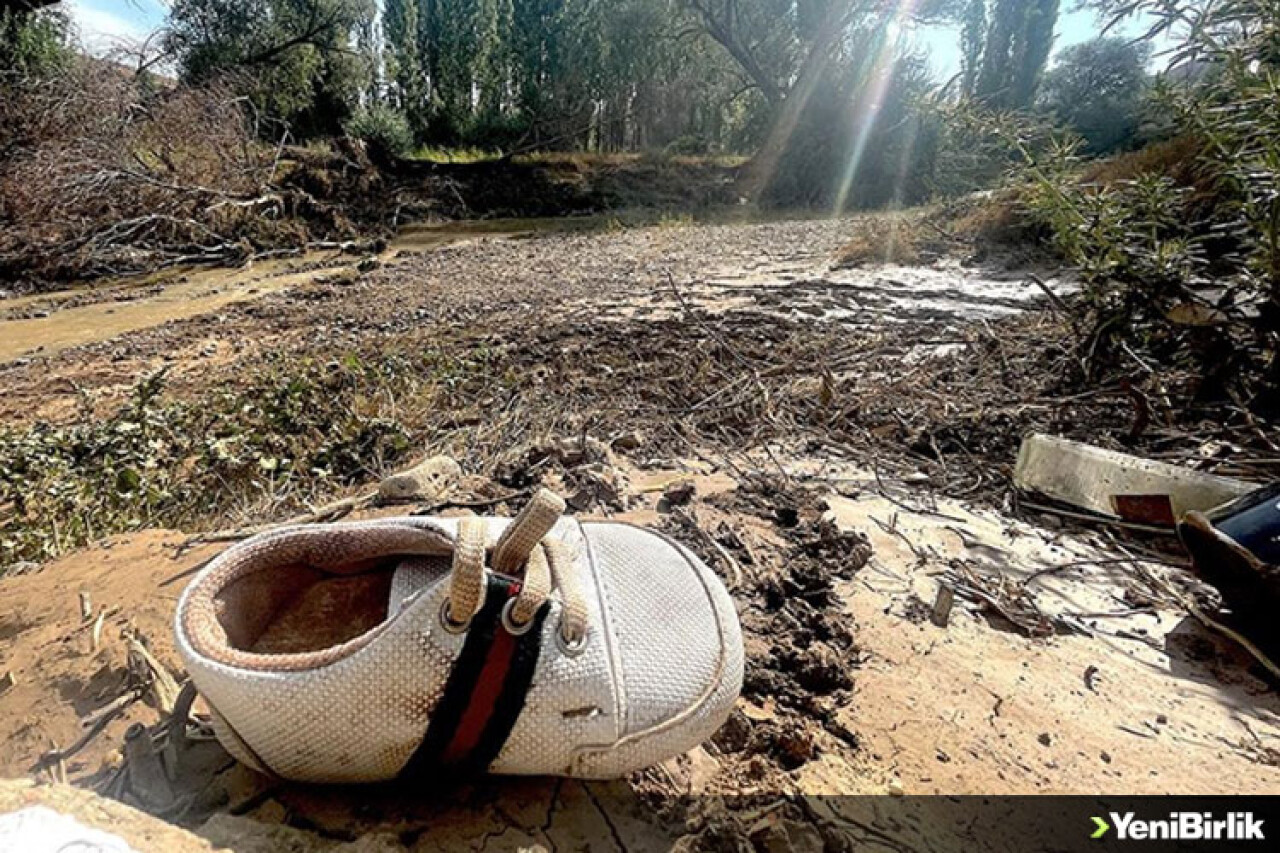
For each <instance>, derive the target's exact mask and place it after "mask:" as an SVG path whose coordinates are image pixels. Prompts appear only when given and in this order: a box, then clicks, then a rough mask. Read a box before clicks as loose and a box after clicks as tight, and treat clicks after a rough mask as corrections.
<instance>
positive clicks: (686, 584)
mask: <svg viewBox="0 0 1280 853" xmlns="http://www.w3.org/2000/svg"><path fill="white" fill-rule="evenodd" d="M563 511H564V502H563V501H561V500H560V499H559V498H558V497H556V496H555V495H553V494H551V493H550V492H547V491H542V492H539V493H538V494H537V495H536V496H535V498H534V500H533V501H532V502H531V503H530V504H529V505H528V506H527V507H525V509H524V511H522V512H521V513H520V514H519V515H518V516H517V517H516V518H515V519H514V520H513V521H508V520H506V519H499V518H465V519H443V518H412V517H411V518H393V519H382V520H377V521H368V522H357V523H349V524H331V525H323V526H304V527H294V528H289V529H285V530H280V531H276V532H272V533H267V534H264V535H261V536H257V537H254V538H253V539H250V540H247V541H245V542H243V543H241V544H239V545H236V546H233V547H232V548H230V549H228V550H227V551H225V552H224V553H223V554H221V555H220V556H218V557H217V558H216V559H215V560H213V561H212V562H211V563H210V564H209V565H208V566H207V567H206V568H205V569H204V570H203V571H201V572H200V574H199V575H198V576H197V577H196V578H195V580H193V581H192V583H191V585H190V586H189V587H188V588H187V590H186V592H185V593H184V594H183V596H182V600H181V601H180V602H179V604H178V613H177V636H178V649H179V651H180V652H181V654H182V656H183V659H184V660H185V662H186V665H187V669H188V671H189V672H190V674H191V678H192V680H193V681H194V682H195V685H196V687H197V688H198V689H199V691H200V693H201V694H202V695H203V696H204V698H205V700H206V701H207V702H208V704H209V705H210V707H211V709H212V711H213V713H214V727H215V730H216V731H217V734H218V738H219V740H221V741H222V743H223V745H224V746H226V748H227V749H228V750H229V751H230V752H231V753H232V754H233V755H235V756H236V757H237V758H238V759H240V760H241V761H243V762H244V763H245V764H248V765H250V766H251V767H254V768H256V769H258V770H261V771H264V772H268V773H272V774H274V775H277V776H280V777H282V778H286V779H296V780H302V781H313V782H357V781H377V780H386V779H392V778H396V777H400V776H408V775H412V774H415V773H423V772H432V771H438V770H439V769H441V768H454V769H455V770H458V771H471V772H478V771H486V770H487V771H489V772H492V773H509V774H553V775H565V776H577V777H585V778H608V777H616V776H620V775H623V774H625V773H627V772H629V771H631V770H636V769H638V768H641V767H645V766H648V765H650V764H654V763H656V762H658V761H661V760H663V759H665V758H669V757H671V756H674V755H678V754H680V753H682V752H684V751H686V750H688V749H691V748H692V747H694V746H696V745H697V744H698V743H700V742H702V741H703V740H705V739H706V738H708V737H709V736H710V735H711V734H712V733H713V732H715V730H716V729H717V728H719V726H720V725H721V723H723V722H724V720H725V718H726V717H727V716H728V714H729V712H730V710H731V709H732V708H733V704H734V701H735V700H736V699H737V696H738V691H739V689H740V688H741V686H742V666H743V653H742V635H741V630H740V628H739V626H738V617H737V613H736V612H735V611H734V608H733V602H732V600H731V599H730V598H729V595H728V593H727V592H726V590H725V588H724V585H723V584H722V583H721V582H720V580H719V579H718V578H717V577H716V576H715V575H714V574H712V572H711V571H710V570H709V569H708V568H707V567H706V566H705V565H704V564H703V563H702V562H701V561H699V560H698V558H697V557H695V556H694V555H693V554H691V553H689V552H688V551H687V550H686V549H685V548H683V547H682V546H681V545H679V544H678V543H675V542H673V541H671V540H669V539H667V538H666V537H664V536H662V535H661V534H658V533H655V532H652V531H649V530H645V529H643V528H639V527H634V526H631V525H627V524H618V523H606V522H579V521H576V520H574V519H572V518H565V517H561V513H562V512H563Z"/></svg>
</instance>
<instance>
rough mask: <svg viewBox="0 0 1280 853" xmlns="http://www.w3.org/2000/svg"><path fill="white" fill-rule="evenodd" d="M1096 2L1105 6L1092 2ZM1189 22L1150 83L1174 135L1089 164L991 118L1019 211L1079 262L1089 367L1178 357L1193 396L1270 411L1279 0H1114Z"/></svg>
mask: <svg viewBox="0 0 1280 853" xmlns="http://www.w3.org/2000/svg"><path fill="white" fill-rule="evenodd" d="M1095 5H1103V6H1106V5H1108V3H1107V2H1101V3H1100V4H1095ZM1109 5H1111V6H1113V7H1119V8H1120V10H1121V11H1132V10H1133V9H1134V8H1135V7H1141V8H1142V9H1143V10H1145V11H1146V12H1147V13H1148V14H1150V15H1152V16H1154V17H1155V19H1156V20H1157V22H1160V23H1163V24H1165V25H1167V26H1170V27H1172V26H1173V25H1174V23H1175V22H1178V21H1188V20H1190V21H1194V22H1195V23H1196V26H1195V27H1193V28H1192V29H1191V34H1190V35H1189V36H1188V40H1187V42H1186V44H1185V45H1184V47H1183V48H1182V50H1181V52H1180V54H1179V55H1178V56H1177V57H1176V58H1175V62H1174V64H1173V66H1172V68H1171V70H1170V71H1169V72H1168V73H1167V74H1166V76H1165V79H1164V80H1162V81H1160V82H1159V83H1158V84H1157V85H1156V86H1155V87H1154V91H1153V94H1152V97H1153V99H1155V104H1154V108H1155V110H1156V111H1158V112H1159V113H1161V114H1163V115H1166V116H1169V117H1170V119H1171V124H1172V129H1173V130H1174V131H1175V132H1176V133H1177V134H1178V136H1177V138H1176V139H1175V140H1173V141H1171V142H1169V143H1164V144H1161V145H1159V146H1158V147H1155V148H1153V149H1151V150H1150V151H1147V152H1142V153H1139V154H1135V155H1130V156H1128V157H1126V158H1124V159H1123V160H1122V161H1118V162H1116V163H1114V164H1110V165H1107V166H1103V167H1094V168H1091V169H1088V170H1086V169H1085V168H1084V166H1083V163H1082V161H1081V160H1080V158H1079V153H1080V151H1081V141H1080V140H1079V139H1076V138H1071V137H1063V136H1061V135H1058V136H1055V137H1053V138H1052V140H1051V141H1050V143H1049V144H1048V145H1044V146H1032V145H1029V144H1028V143H1027V138H1028V132H1027V127H1026V122H1025V120H1024V119H1020V118H1019V117H1017V116H1011V115H1004V116H987V117H986V127H987V128H988V130H989V131H990V132H991V133H992V134H994V135H995V136H997V137H999V138H1000V139H1001V140H1002V141H1003V143H1004V144H1005V145H1006V146H1007V147H1008V149H1009V150H1010V151H1012V152H1014V153H1015V154H1016V155H1017V160H1018V162H1019V166H1018V167H1017V168H1016V169H1015V170H1014V181H1015V183H1016V184H1017V185H1018V186H1019V187H1020V190H1019V195H1020V198H1021V200H1022V204H1023V205H1024V211H1025V213H1026V215H1027V216H1028V217H1029V219H1030V220H1031V221H1033V222H1035V223H1038V224H1040V225H1041V226H1043V227H1045V228H1046V230H1047V233H1048V234H1049V235H1050V242H1051V244H1052V245H1053V247H1054V248H1055V249H1056V250H1057V251H1058V252H1059V253H1060V254H1061V255H1062V256H1063V257H1064V258H1065V259H1067V260H1068V261H1070V262H1072V263H1073V264H1075V265H1076V266H1078V267H1079V269H1080V271H1081V275H1082V279H1083V282H1084V285H1085V297H1086V299H1087V302H1088V305H1089V308H1090V318H1091V328H1089V329H1088V330H1087V334H1085V335H1083V337H1082V340H1081V349H1082V357H1081V363H1082V365H1084V367H1085V369H1086V373H1090V372H1094V371H1096V370H1099V369H1111V368H1113V367H1115V366H1116V365H1119V364H1125V365H1128V366H1129V368H1130V369H1134V368H1136V369H1138V370H1144V369H1147V368H1148V367H1149V365H1148V364H1147V362H1146V361H1144V360H1143V358H1142V357H1141V355H1140V353H1141V352H1142V351H1144V350H1145V351H1146V352H1147V353H1148V354H1149V355H1150V356H1152V357H1154V359H1156V361H1157V363H1167V362H1169V361H1170V360H1182V361H1185V362H1187V363H1188V364H1194V365H1195V366H1196V369H1197V371H1198V373H1199V375H1200V377H1201V384H1200V388H1199V394H1200V395H1201V396H1202V397H1209V398H1215V399H1228V398H1229V399H1232V400H1234V401H1235V402H1236V403H1237V405H1240V406H1242V407H1244V408H1248V409H1250V410H1252V411H1254V412H1256V413H1259V414H1263V415H1266V416H1270V415H1272V414H1276V413H1278V412H1280V399H1277V396H1278V395H1276V394H1275V389H1276V387H1277V385H1280V354H1278V353H1280V347H1278V343H1280V110H1277V109H1276V104H1278V103H1280V67H1278V66H1280V59H1278V58H1277V57H1280V52H1277V51H1276V50H1275V46H1276V45H1277V44H1280V6H1277V5H1276V4H1275V3H1274V2H1270V0H1237V2H1233V3H1229V4H1217V3H1209V2H1201V0H1180V2H1172V3H1170V2H1166V0H1158V2H1157V0H1151V2H1137V3H1134V2H1124V3H1120V2H1119V0H1117V2H1116V3H1114V4H1109Z"/></svg>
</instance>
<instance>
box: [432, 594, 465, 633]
mask: <svg viewBox="0 0 1280 853" xmlns="http://www.w3.org/2000/svg"><path fill="white" fill-rule="evenodd" d="M440 627H442V628H444V629H445V631H447V632H449V633H450V634H465V633H466V632H467V629H468V628H470V627H471V620H470V619H467V620H466V621H464V622H455V621H453V616H452V615H450V613H449V598H448V596H446V597H445V599H444V601H443V602H441V603H440Z"/></svg>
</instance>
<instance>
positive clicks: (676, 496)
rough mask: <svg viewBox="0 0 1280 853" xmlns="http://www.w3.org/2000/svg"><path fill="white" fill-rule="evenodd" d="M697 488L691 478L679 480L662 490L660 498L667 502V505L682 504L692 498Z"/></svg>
mask: <svg viewBox="0 0 1280 853" xmlns="http://www.w3.org/2000/svg"><path fill="white" fill-rule="evenodd" d="M697 490H698V489H697V486H695V485H694V484H693V481H692V480H681V481H679V482H678V483H672V484H671V485H670V486H667V488H666V489H664V490H663V492H662V499H663V500H664V501H666V502H667V506H684V505H685V504H687V503H689V501H691V500H693V496H694V494H695V493H696V492H697Z"/></svg>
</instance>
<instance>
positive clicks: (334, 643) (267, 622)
mask: <svg viewBox="0 0 1280 853" xmlns="http://www.w3.org/2000/svg"><path fill="white" fill-rule="evenodd" d="M451 553H452V542H451V541H450V539H449V537H448V535H447V534H445V533H444V532H442V531H439V530H436V529H433V528H426V527H421V526H417V525H410V524H405V525H396V524H390V523H368V524H351V525H331V526H329V527H317V528H308V529H300V530H292V531H287V532H284V533H280V534H272V535H269V536H266V537H262V538H259V539H256V540H250V541H248V542H245V543H242V544H240V545H236V546H234V547H232V548H230V549H228V550H227V551H226V552H224V553H223V554H222V555H220V556H219V557H217V558H216V559H215V560H214V562H213V563H211V564H210V566H209V568H208V569H207V570H206V571H205V572H204V573H202V574H201V576H200V577H199V578H197V580H196V581H195V582H193V584H192V587H191V589H190V590H189V591H188V593H187V603H186V607H185V608H184V610H183V613H182V614H181V616H180V627H181V628H182V629H183V630H184V631H185V634H186V636H187V639H188V640H189V641H190V643H191V645H192V647H193V649H194V650H195V651H196V652H198V653H200V654H203V655H205V656H206V657H209V658H211V659H213V660H217V661H221V662H223V663H227V664H230V665H234V666H249V667H254V668H264V669H286V670H296V669H306V668H311V667H315V666H320V665H323V664H325V663H329V662H332V661H333V660H336V659H337V658H339V657H342V656H344V655H346V654H350V653H351V652H353V651H354V650H355V649H357V648H359V647H361V646H362V645H363V644H364V642H367V641H368V639H370V638H371V637H372V636H373V635H374V634H375V633H376V632H377V631H378V629H379V628H380V627H381V626H383V625H385V624H386V623H387V620H388V618H389V616H390V615H394V614H395V612H397V611H398V610H399V608H400V605H401V603H402V600H403V598H404V597H405V595H406V594H407V593H406V588H405V583H404V578H406V577H413V578H414V579H415V583H414V586H415V587H416V588H420V587H421V586H424V585H426V584H427V583H429V582H431V581H432V580H434V579H437V578H439V577H443V576H444V575H445V574H447V573H448V571H449V563H450V555H451ZM397 577H399V578H400V580H399V581H398V580H397Z"/></svg>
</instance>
